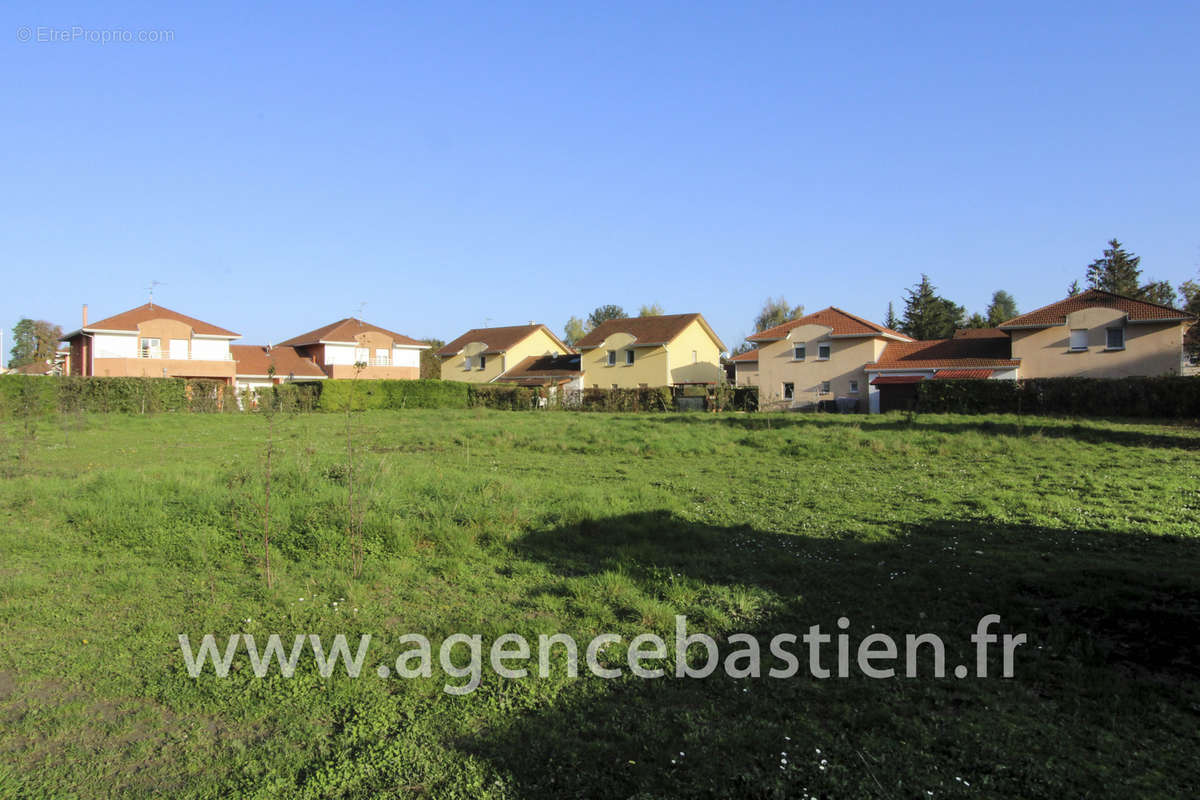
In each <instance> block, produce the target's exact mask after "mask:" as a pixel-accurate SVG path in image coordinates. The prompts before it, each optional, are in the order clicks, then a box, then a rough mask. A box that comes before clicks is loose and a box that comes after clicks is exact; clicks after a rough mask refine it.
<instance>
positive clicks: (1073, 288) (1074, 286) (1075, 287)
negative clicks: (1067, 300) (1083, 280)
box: [1067, 280, 1083, 297]
mask: <svg viewBox="0 0 1200 800" xmlns="http://www.w3.org/2000/svg"><path fill="white" fill-rule="evenodd" d="M1082 291H1083V290H1082V289H1080V288H1079V281H1077V280H1075V281H1071V285H1070V286H1068V287H1067V296H1068V297H1074V296H1075V295H1077V294H1079V293H1080V292H1082Z"/></svg>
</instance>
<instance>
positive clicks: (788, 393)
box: [783, 383, 796, 400]
mask: <svg viewBox="0 0 1200 800" xmlns="http://www.w3.org/2000/svg"><path fill="white" fill-rule="evenodd" d="M795 393H796V384H794V383H785V384H784V385H783V399H784V400H791V399H792V395H794V394H795Z"/></svg>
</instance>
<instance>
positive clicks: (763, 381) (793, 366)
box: [739, 325, 886, 411]
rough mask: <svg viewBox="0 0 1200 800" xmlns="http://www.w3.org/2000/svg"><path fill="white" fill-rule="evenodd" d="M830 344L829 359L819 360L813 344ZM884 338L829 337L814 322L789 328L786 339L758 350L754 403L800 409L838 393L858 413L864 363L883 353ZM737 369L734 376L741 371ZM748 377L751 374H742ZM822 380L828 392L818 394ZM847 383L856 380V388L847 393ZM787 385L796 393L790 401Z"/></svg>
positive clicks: (863, 389) (864, 390) (864, 387)
mask: <svg viewBox="0 0 1200 800" xmlns="http://www.w3.org/2000/svg"><path fill="white" fill-rule="evenodd" d="M797 344H803V345H804V346H805V357H804V360H803V361H797V360H795V359H794V357H793V354H794V352H795V346H796V345H797ZM821 344H828V345H829V346H830V352H829V358H828V359H827V360H821V359H820V358H818V353H819V352H820V351H819V349H818V346H819V345H821ZM885 345H886V340H884V339H882V338H875V337H862V338H858V337H855V338H848V339H834V338H832V337H831V336H830V333H829V328H826V327H823V326H819V325H802V326H800V327H799V328H795V329H793V330H792V331H791V333H790V336H789V338H788V339H784V340H782V341H778V342H771V343H769V344H766V345H764V346H762V347H760V348H759V352H758V370H757V373H754V377H753V380H754V381H755V383H752V384H749V385H754V386H758V387H759V388H758V392H759V405H760V407H762V408H767V407H772V406H773V407H789V408H791V407H799V406H805V405H810V404H813V403H815V402H817V401H818V400H833V399H836V398H838V397H853V398H855V399H856V400H857V401H858V407H859V409H860V410H862V411H866V410H867V391H868V390H867V373H866V372H865V371H864V370H863V365H865V364H870V363H872V362H873V361H875V360H876V359H878V358H879V356H880V354H882V353H883V348H884V347H885ZM740 372H741V370H740V368H739V375H740ZM747 379H750V375H749V374H748V375H747ZM823 381H828V382H829V384H830V387H829V388H830V391H829V393H828V394H821V393H820V391H819V390H820V386H821V383H822V382H823ZM851 381H857V382H858V390H857V391H856V392H855V391H851V388H852V387H851ZM789 382H790V383H792V384H794V386H795V392H794V394H793V397H792V400H791V401H790V402H789V401H786V400H784V398H783V384H784V383H789Z"/></svg>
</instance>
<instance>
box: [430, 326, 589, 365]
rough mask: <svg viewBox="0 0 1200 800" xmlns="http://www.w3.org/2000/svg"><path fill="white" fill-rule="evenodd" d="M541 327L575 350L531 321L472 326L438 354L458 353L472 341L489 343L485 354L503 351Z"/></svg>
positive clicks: (567, 349) (569, 350) (554, 337)
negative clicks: (497, 326)
mask: <svg viewBox="0 0 1200 800" xmlns="http://www.w3.org/2000/svg"><path fill="white" fill-rule="evenodd" d="M539 329H541V330H544V331H545V332H546V333H547V335H549V336H550V338H551V339H553V340H554V341H555V342H557V343H558V344H559V345H561V346H562V348H563V350H566V351H567V352H568V353H570V352H574V351H573V350H571V348H570V347H567V346H566V345H565V344H563V341H562V340H561V339H559V338H558V337H557V336H555V335H554V332H553V331H551V330H550V329H549V328H547V327H546V326H545V325H542V324H540V323H530V324H529V325H508V326H506V327H499V328H471V330H469V331H467V332H466V333H464V334H463V335H462V336H459V337H458V338H457V339H455V340H454V341H452V342H449V343H447V344H446V345H445V346H444V347H443V348H442V349H441V350H438V351H437V355H439V356H442V357H443V358H447V357H449V356H453V355H457V354H458V353H460V352H462V349H463V348H464V347H466V346H467V345H469V344H470V343H471V342H483V343H484V344H485V345H487V350H484V351H483V352H484V354H490V353H503V352H505V351H506V350H509V349H511V348H513V347H516V346H517V345H518V344H520V343H521V342H523V341H525V340H526V339H527V338H529V337H530V336H532V335H533V334H534V333H535V332H536V331H537V330H539Z"/></svg>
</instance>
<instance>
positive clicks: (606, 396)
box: [579, 386, 675, 411]
mask: <svg viewBox="0 0 1200 800" xmlns="http://www.w3.org/2000/svg"><path fill="white" fill-rule="evenodd" d="M579 409H580V410H581V411H673V410H674V409H675V400H674V398H673V397H672V396H671V390H670V389H669V388H667V387H665V386H660V387H656V388H653V389H650V388H646V389H641V388H639V389H584V390H583V395H582V397H581V398H580V402H579Z"/></svg>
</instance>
